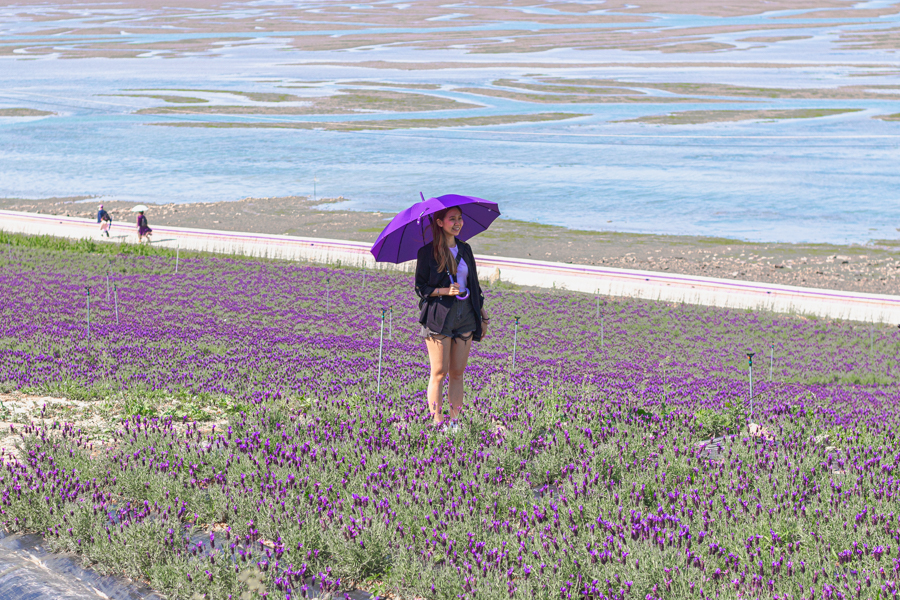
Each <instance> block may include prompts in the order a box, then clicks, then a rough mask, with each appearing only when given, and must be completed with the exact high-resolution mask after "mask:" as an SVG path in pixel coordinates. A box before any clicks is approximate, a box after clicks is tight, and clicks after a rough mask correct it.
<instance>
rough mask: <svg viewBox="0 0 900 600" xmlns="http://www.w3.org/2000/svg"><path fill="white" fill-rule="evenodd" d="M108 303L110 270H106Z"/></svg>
mask: <svg viewBox="0 0 900 600" xmlns="http://www.w3.org/2000/svg"><path fill="white" fill-rule="evenodd" d="M106 301H107V302H109V269H106Z"/></svg>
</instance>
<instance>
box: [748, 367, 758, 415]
mask: <svg viewBox="0 0 900 600" xmlns="http://www.w3.org/2000/svg"><path fill="white" fill-rule="evenodd" d="M754 354H756V353H755V352H748V353H747V358H748V359H749V360H750V418H751V419H752V418H753V355H754Z"/></svg>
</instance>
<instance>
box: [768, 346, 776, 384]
mask: <svg viewBox="0 0 900 600" xmlns="http://www.w3.org/2000/svg"><path fill="white" fill-rule="evenodd" d="M774 368H775V342H772V346H771V347H770V349H769V381H772V370H773V369H774Z"/></svg>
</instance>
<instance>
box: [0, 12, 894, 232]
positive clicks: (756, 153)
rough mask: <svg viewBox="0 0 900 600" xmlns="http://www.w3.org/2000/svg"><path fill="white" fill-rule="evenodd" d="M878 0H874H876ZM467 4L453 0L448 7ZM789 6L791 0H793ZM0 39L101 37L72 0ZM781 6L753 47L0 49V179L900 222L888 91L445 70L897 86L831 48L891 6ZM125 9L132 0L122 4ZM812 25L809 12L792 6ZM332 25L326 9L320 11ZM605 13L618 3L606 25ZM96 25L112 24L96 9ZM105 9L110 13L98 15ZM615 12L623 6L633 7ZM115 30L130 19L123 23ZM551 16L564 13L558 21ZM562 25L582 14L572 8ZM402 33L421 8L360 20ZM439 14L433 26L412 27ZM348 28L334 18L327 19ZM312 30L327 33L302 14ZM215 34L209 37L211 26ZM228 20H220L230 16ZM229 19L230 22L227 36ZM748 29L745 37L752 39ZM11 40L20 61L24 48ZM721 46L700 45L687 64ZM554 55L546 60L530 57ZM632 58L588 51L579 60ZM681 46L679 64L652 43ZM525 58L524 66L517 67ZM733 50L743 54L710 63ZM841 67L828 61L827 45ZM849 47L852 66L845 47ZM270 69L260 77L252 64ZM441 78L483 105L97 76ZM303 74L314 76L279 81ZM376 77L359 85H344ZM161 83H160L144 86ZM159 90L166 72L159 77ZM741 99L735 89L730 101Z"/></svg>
mask: <svg viewBox="0 0 900 600" xmlns="http://www.w3.org/2000/svg"><path fill="white" fill-rule="evenodd" d="M884 4H885V3H870V5H871V6H873V7H877V6H881V5H884ZM447 10H448V16H449V17H453V14H452V13H451V12H450V11H451V10H456V11H458V12H464V11H462V10H460V9H459V8H456V9H451V8H448V9H447ZM793 12H795V11H791V13H793ZM3 14H4V13H3V12H2V11H0V46H2V45H4V44H7V45H11V44H16V45H19V44H21V43H22V38H21V37H20V34H27V35H28V36H33V37H35V38H38V37H41V31H43V30H51V29H54V28H58V27H61V26H63V25H64V26H65V27H68V28H69V29H70V30H71V32H72V33H71V34H69V33H67V34H64V35H61V36H59V37H60V41H59V44H60V47H77V46H78V45H79V44H81V43H84V42H85V41H86V40H89V41H96V40H98V39H107V38H113V37H114V38H115V40H116V41H121V38H120V37H116V36H95V35H88V36H81V35H79V34H78V33H77V31H78V29H79V28H82V27H94V26H97V25H98V22H97V18H95V17H93V16H91V15H80V16H78V17H77V18H75V17H73V18H72V19H65V20H62V21H46V22H40V23H34V22H29V21H27V20H23V19H22V18H21V17H16V18H12V17H9V16H8V15H7V17H6V18H5V19H4V17H3ZM814 15H815V13H814V12H804V13H797V15H796V16H795V18H793V19H791V20H790V23H792V24H795V25H796V26H797V29H796V30H794V29H790V28H788V29H784V30H779V31H777V32H766V33H765V35H805V36H811V38H810V39H806V40H799V41H796V42H785V43H781V44H774V45H767V46H761V47H754V44H753V43H748V42H742V41H740V40H741V39H742V38H745V37H750V36H752V35H754V33H753V32H752V31H741V32H740V33H734V32H730V33H721V34H715V35H714V36H712V41H719V42H722V43H731V44H733V45H735V46H737V47H738V48H739V49H740V51H731V52H724V53H723V52H716V53H703V54H681V55H679V54H662V53H659V52H658V51H642V52H624V51H621V50H568V49H565V48H561V49H558V50H554V51H551V52H544V53H525V54H516V55H512V54H502V55H497V54H490V55H483V54H479V55H475V56H476V58H477V60H480V61H483V62H489V63H497V62H500V61H503V62H507V63H509V65H510V66H508V67H496V66H494V67H485V68H478V69H476V68H453V69H443V70H439V71H428V70H416V71H402V70H378V69H371V68H364V67H361V66H346V67H335V66H321V65H309V64H303V63H304V62H312V61H317V62H318V61H337V60H340V61H342V62H353V61H364V60H365V61H368V60H396V61H453V60H467V61H471V60H475V58H473V55H467V54H466V51H465V49H450V50H416V49H414V48H408V47H403V48H392V47H390V46H389V45H384V46H378V45H376V46H377V47H376V48H374V49H372V50H370V51H365V52H357V51H320V52H301V51H296V50H291V51H285V49H284V47H283V40H280V38H281V37H283V36H286V35H289V36H300V35H305V34H308V33H309V32H289V33H285V32H280V33H279V34H278V35H277V36H276V35H273V34H269V33H265V32H263V33H258V32H248V33H247V34H246V36H247V37H248V39H251V40H252V41H253V43H252V44H250V45H245V46H241V45H237V46H230V47H222V48H218V49H216V50H211V51H205V52H203V53H199V55H198V56H181V57H176V58H166V59H161V58H153V57H147V58H129V59H124V58H123V59H115V60H109V59H102V58H92V59H87V58H85V59H59V58H56V57H53V56H50V57H46V56H41V57H31V56H28V55H27V54H25V55H21V56H17V55H14V56H6V57H0V108H3V107H32V108H37V109H42V110H49V111H53V112H55V113H57V115H55V116H53V117H49V118H2V119H0V197H32V198H33V197H49V196H72V195H96V196H100V197H104V198H116V199H128V200H134V201H135V202H179V203H182V202H197V201H203V202H211V201H221V200H236V199H239V198H243V197H247V196H285V195H296V194H300V195H303V194H311V193H312V191H313V178H314V177H315V178H317V180H318V182H317V193H318V195H319V196H320V197H324V196H344V197H345V198H348V199H349V202H348V203H347V204H344V205H341V206H342V207H343V208H346V207H349V208H353V209H359V210H381V211H397V210H400V209H402V208H404V207H405V206H407V205H409V204H411V203H412V202H415V201H416V199H417V198H418V193H419V191H422V192H424V193H425V194H426V195H438V194H442V193H448V192H456V193H464V194H470V195H475V196H482V197H485V198H489V199H491V200H494V201H497V202H499V203H500V205H501V209H502V210H503V211H504V214H505V215H508V216H510V217H514V218H519V219H524V220H530V221H536V222H542V223H549V224H556V225H564V226H569V227H578V228H586V229H596V230H616V231H631V232H655V233H674V234H699V235H714V236H724V237H736V238H747V239H753V240H762V241H801V240H802V241H816V242H840V243H846V242H859V243H864V242H866V241H868V240H871V239H876V238H879V239H880V238H897V237H898V233H897V228H898V227H900V202H898V199H900V198H898V196H900V192H898V190H900V185H898V184H900V176H898V175H897V169H896V165H897V164H898V159H900V123H896V122H885V121H881V120H877V119H873V118H872V117H873V116H877V115H884V114H892V113H897V112H900V94H898V96H897V98H898V101H893V100H884V99H879V100H871V99H854V100H803V99H781V100H779V99H735V98H721V100H722V103H721V104H714V105H711V104H704V103H699V102H698V103H684V104H667V103H665V102H663V101H662V100H664V99H665V98H666V97H667V96H671V95H672V94H670V93H667V92H660V91H656V90H648V92H649V93H651V94H653V95H656V96H658V97H659V98H660V99H661V101H660V102H659V103H642V104H574V105H571V104H537V103H529V102H521V101H515V100H509V99H502V98H490V97H485V96H479V95H472V94H467V93H463V92H460V91H458V89H457V88H463V87H469V88H472V87H474V88H485V87H490V86H491V82H492V81H494V80H495V79H498V78H513V79H516V78H522V79H523V80H529V79H528V77H527V75H530V74H536V73H540V74H542V75H550V76H560V77H575V78H588V77H590V78H602V79H621V80H623V81H648V82H665V81H674V82H696V83H703V82H713V83H715V82H720V83H728V84H733V85H749V86H758V87H832V86H839V85H896V86H898V88H897V90H896V91H900V75H898V74H897V72H896V69H895V70H894V73H893V74H891V73H888V74H883V75H880V76H877V77H876V76H860V75H866V73H867V72H869V71H871V70H872V69H871V68H867V67H866V66H865V65H873V64H874V65H888V66H886V67H884V68H879V69H878V70H880V71H884V70H888V71H889V70H890V66H889V65H890V64H892V63H891V61H894V64H895V63H896V60H895V57H894V56H893V55H892V54H890V53H886V52H884V51H881V50H863V49H848V48H847V47H846V46H842V45H838V44H836V35H838V34H839V33H846V32H848V31H850V32H853V31H866V30H868V29H870V28H873V27H874V28H879V29H880V28H883V27H885V26H896V24H897V19H896V18H895V17H890V18H877V19H873V18H860V19H851V20H849V21H841V22H840V23H841V24H840V25H836V23H838V22H837V21H835V20H834V19H816V18H815V16H814ZM130 16H131V17H132V18H133V17H134V14H130ZM787 16H791V14H788V13H786V12H782V13H769V14H765V15H754V16H751V17H734V18H721V19H719V18H711V17H692V16H689V15H674V16H673V15H651V17H652V18H653V20H652V22H650V23H649V24H648V23H639V22H637V21H636V23H635V24H634V27H658V28H681V27H701V26H703V27H712V26H718V25H757V24H761V23H766V22H769V21H770V20H771V19H780V20H782V21H783V20H784V19H781V18H782V17H787ZM456 20H457V17H453V18H447V19H445V20H443V21H442V25H441V26H440V29H438V31H447V32H456V31H467V30H472V29H473V27H475V28H476V29H478V30H491V29H496V30H498V31H499V30H504V31H509V30H511V29H516V28H519V29H529V28H530V29H535V28H537V29H540V28H544V27H547V25H546V24H542V23H540V22H538V21H535V22H531V21H529V22H527V23H526V22H521V21H514V22H505V21H498V22H495V23H488V24H483V25H478V26H471V25H465V24H461V25H459V26H456V25H454V23H455V21H456ZM810 24H818V25H820V26H821V27H818V26H817V27H814V28H809V27H805V26H806V25H810ZM336 25H338V24H336ZM611 25H614V26H617V27H621V26H622V24H620V23H615V24H611ZM106 26H109V27H112V26H113V25H109V24H108V23H107V25H106ZM115 26H116V27H118V25H115ZM630 26H631V25H629V27H630ZM122 27H123V29H129V28H131V26H130V25H122ZM553 27H554V28H557V29H559V28H563V27H562V26H560V25H553ZM565 27H567V28H571V29H577V28H578V25H577V24H576V25H566V26H565ZM369 30H370V31H371V33H372V35H376V36H377V35H380V34H383V33H385V32H406V33H417V32H421V31H423V29H422V28H421V27H408V28H404V27H398V28H393V29H392V28H384V27H371V28H370V29H369ZM428 31H431V32H434V31H436V30H435V29H431V28H428ZM351 32H352V33H353V34H359V33H360V32H359V30H347V29H346V28H344V29H340V28H337V27H336V28H335V29H334V31H328V32H327V33H329V34H334V35H342V34H344V33H351ZM319 33H322V32H319ZM208 35H210V34H185V33H181V32H175V33H173V34H172V35H171V36H168V35H167V34H166V35H160V34H156V33H154V34H147V35H144V34H141V33H140V32H138V33H135V32H134V31H133V30H130V31H127V35H123V36H122V37H126V38H129V39H131V38H134V39H135V40H139V41H141V42H142V43H143V42H146V41H148V40H151V41H153V40H172V39H195V38H197V37H202V36H208ZM221 35H222V34H218V35H216V36H215V37H221ZM227 35H228V37H235V36H234V35H233V34H231V33H229V34H227ZM237 37H240V36H237ZM757 46H758V44H757ZM26 58H27V60H25V59H26ZM717 61H718V62H721V63H723V66H719V67H710V66H702V65H701V64H699V63H715V62H717ZM538 62H540V63H547V62H554V63H556V64H558V65H559V66H558V67H546V66H543V67H540V68H535V67H533V66H529V65H528V63H538ZM599 62H609V63H617V64H619V65H621V63H624V62H628V63H641V66H634V67H628V66H616V67H598V66H596V63H599ZM666 62H694V63H698V65H697V66H690V65H687V66H682V67H679V68H677V69H675V68H671V67H665V66H663V65H662V64H660V66H659V67H654V66H653V64H654V63H666ZM764 62H779V63H784V62H791V63H795V64H797V65H802V66H797V67H796V68H792V69H772V68H757V67H755V66H752V65H754V64H757V63H764ZM516 63H520V64H521V65H522V66H516ZM725 63H727V64H728V65H735V64H736V63H745V64H746V65H747V66H740V65H739V64H737V65H736V66H724V64H725ZM838 63H839V64H841V65H843V66H840V67H835V66H833V65H835V64H838ZM854 65H859V66H854ZM261 80H266V82H261ZM361 80H369V81H372V82H378V81H391V82H395V83H405V84H410V83H437V84H440V85H441V86H442V87H441V89H439V90H433V91H419V90H417V93H428V94H434V95H438V96H442V97H445V98H453V99H457V100H461V101H465V102H473V103H477V104H479V105H480V107H478V108H475V109H474V110H453V111H441V112H418V113H403V114H400V115H398V114H390V113H359V114H354V115H317V116H275V115H268V116H253V117H249V116H245V117H242V116H210V115H177V116H170V115H167V116H152V115H136V114H134V111H135V110H136V109H138V108H144V107H151V106H161V105H163V104H164V103H163V102H161V101H158V100H152V99H147V98H123V97H116V96H112V95H113V94H121V93H132V92H127V90H129V89H133V88H152V89H160V90H164V89H170V90H171V89H179V88H195V89H216V90H235V91H238V90H239V91H267V92H287V93H292V94H297V95H317V94H323V93H332V92H334V91H336V90H338V89H345V88H346V87H347V82H348V81H361ZM305 82H316V83H311V84H310V85H312V86H313V87H311V88H310V89H302V88H291V89H286V88H285V87H282V86H290V85H299V84H304V83H305ZM360 89H371V88H360ZM159 93H164V92H159ZM172 93H175V92H172ZM185 95H190V96H201V97H204V98H206V99H208V100H210V102H211V103H219V104H230V105H233V104H239V103H246V104H252V103H251V102H249V101H248V100H247V99H246V98H241V97H235V96H228V95H223V94H212V93H186V92H185ZM738 100H743V101H738ZM795 108H801V109H807V108H858V109H862V110H861V111H860V112H857V113H850V114H844V115H838V116H832V117H827V118H819V119H799V120H790V121H769V122H766V121H761V122H759V121H758V122H739V123H715V124H705V125H679V126H654V125H644V124H634V123H616V122H615V121H619V120H623V119H632V118H637V117H641V116H646V115H653V114H665V113H667V112H671V111H686V110H742V109H795ZM542 112H572V113H583V114H585V115H586V116H584V117H580V118H578V119H572V120H567V121H561V122H551V123H533V124H519V125H503V126H488V127H467V128H445V129H430V130H426V129H410V130H390V131H366V132H328V131H308V130H277V129H215V128H175V127H157V126H153V125H150V123H160V122H186V121H187V122H191V121H213V122H233V121H238V122H240V121H262V122H267V121H268V122H286V121H292V120H295V121H320V122H333V121H344V120H366V121H370V120H378V119H391V118H397V117H398V116H399V117H400V118H428V119H432V118H439V117H469V116H492V115H508V114H533V113H542Z"/></svg>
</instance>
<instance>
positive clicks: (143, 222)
mask: <svg viewBox="0 0 900 600" xmlns="http://www.w3.org/2000/svg"><path fill="white" fill-rule="evenodd" d="M137 228H138V244H140V243H141V242H142V241H144V236H147V242H148V243H149V242H150V234H152V233H153V230H152V229H150V225H149V224H148V223H147V217H146V216H144V211H140V212H139V213H138V217H137Z"/></svg>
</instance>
